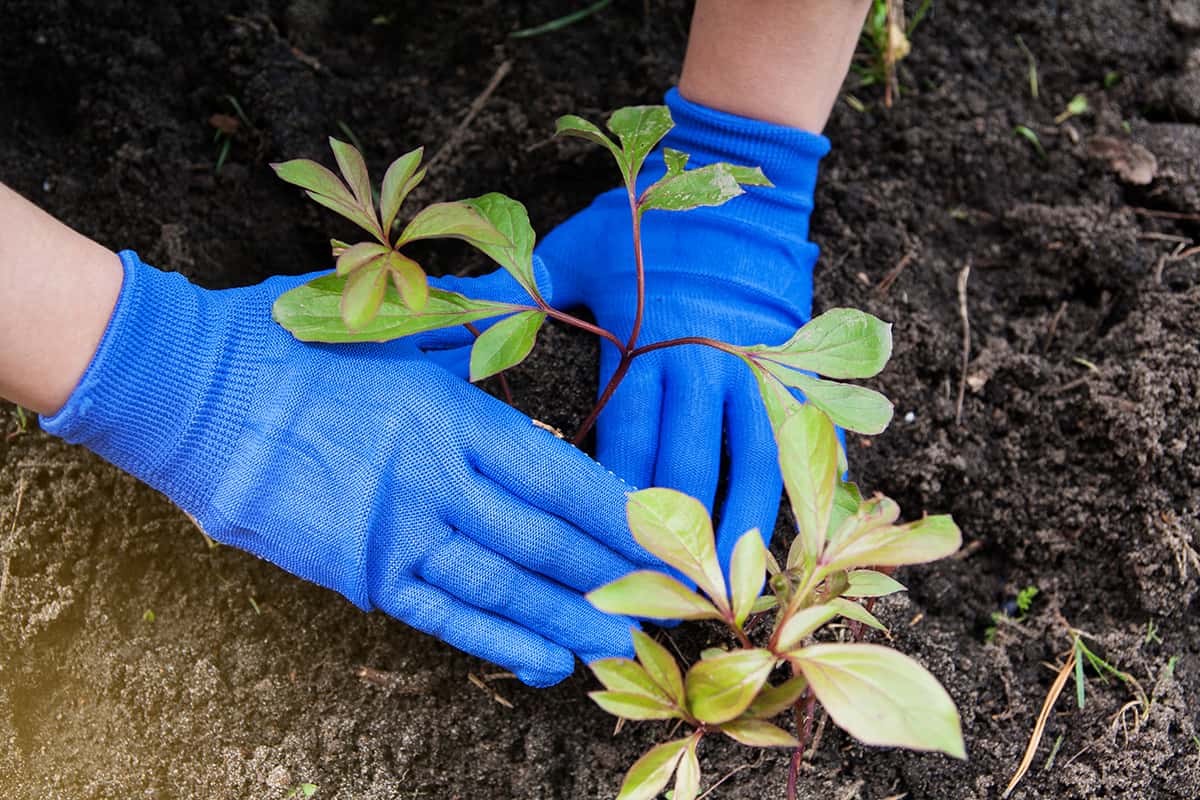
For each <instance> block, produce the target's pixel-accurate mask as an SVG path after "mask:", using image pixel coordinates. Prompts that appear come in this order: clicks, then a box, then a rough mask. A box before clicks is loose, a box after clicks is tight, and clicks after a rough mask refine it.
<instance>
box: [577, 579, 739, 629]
mask: <svg viewBox="0 0 1200 800" xmlns="http://www.w3.org/2000/svg"><path fill="white" fill-rule="evenodd" d="M586 597H587V599H588V602H590V603H591V604H592V605H594V606H595V607H596V608H598V609H600V610H601V611H605V612H607V613H609V614H624V615H626V616H630V617H645V618H647V619H721V612H720V611H718V610H717V609H716V607H714V606H713V604H712V603H710V602H708V601H707V600H705V599H704V598H703V597H701V596H700V595H698V594H696V593H695V592H693V591H692V590H691V589H689V588H687V587H686V586H684V585H683V584H682V583H680V582H679V581H677V580H675V579H674V578H672V577H670V576H668V575H664V574H662V573H661V572H653V571H651V570H639V571H637V572H631V573H629V574H628V575H626V576H625V577H623V578H618V579H617V580H615V581H613V582H612V583H609V584H605V585H604V586H601V587H600V588H599V589H594V590H593V591H591V592H588V594H587V595H586Z"/></svg>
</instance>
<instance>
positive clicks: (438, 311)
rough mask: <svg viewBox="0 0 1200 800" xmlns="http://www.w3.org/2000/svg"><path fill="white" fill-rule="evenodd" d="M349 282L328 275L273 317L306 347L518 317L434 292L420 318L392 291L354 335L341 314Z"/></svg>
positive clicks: (281, 303) (294, 292) (502, 307)
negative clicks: (307, 345) (311, 343)
mask: <svg viewBox="0 0 1200 800" xmlns="http://www.w3.org/2000/svg"><path fill="white" fill-rule="evenodd" d="M346 281H347V279H346V278H340V277H338V276H337V275H323V276H321V277H320V278H316V279H314V280H311V281H309V282H308V283H306V284H304V285H303V286H297V287H296V288H295V289H291V290H289V291H287V292H284V293H283V294H282V295H280V296H279V297H278V298H277V299H276V300H275V304H274V305H273V306H272V308H271V315H272V316H273V317H274V319H275V321H276V322H278V323H279V324H280V325H282V326H283V327H284V328H286V329H287V330H288V331H290V332H291V334H292V335H293V336H295V337H296V338H297V339H299V340H301V341H304V342H386V341H390V340H392V339H399V338H401V337H403V336H411V335H412V334H414V333H422V332H424V331H432V330H437V329H439V328H452V327H454V326H456V325H465V324H466V323H468V322H475V321H477V320H481V319H487V318H488V317H498V316H500V315H501V314H511V313H512V312H513V307H512V306H511V305H508V304H507V303H493V302H490V301H487V300H471V299H468V298H466V297H463V296H462V295H461V294H457V293H456V292H447V291H443V290H441V289H433V288H431V289H430V290H429V299H428V301H427V303H426V306H425V308H424V310H422V311H421V312H420V313H418V312H415V311H413V309H411V308H409V307H408V306H407V305H406V304H405V303H404V301H403V299H402V298H401V297H400V295H399V294H397V293H396V291H395V290H394V289H388V290H387V291H386V292H385V293H384V296H383V302H382V304H381V305H380V307H379V311H378V313H376V314H375V316H374V317H373V318H372V319H371V321H370V322H369V323H368V324H366V325H364V326H363V327H362V328H360V329H357V330H352V329H350V328H348V327H347V326H346V323H345V321H344V320H343V319H342V311H341V303H342V294H343V291H344V289H345V287H346Z"/></svg>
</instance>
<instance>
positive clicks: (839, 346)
mask: <svg viewBox="0 0 1200 800" xmlns="http://www.w3.org/2000/svg"><path fill="white" fill-rule="evenodd" d="M747 349H748V351H749V352H752V353H755V354H756V355H762V356H763V357H765V358H768V359H770V360H771V361H775V362H777V363H780V364H783V365H784V366H787V367H791V368H792V369H803V370H808V371H810V372H815V373H816V374H818V375H824V376H826V377H829V378H870V377H873V376H874V375H877V374H878V373H879V371H880V370H881V369H883V367H884V365H885V364H886V363H887V361H888V359H889V358H890V357H891V355H892V326H891V325H890V324H888V323H886V322H884V321H882V320H880V319H878V318H877V317H873V316H871V315H870V314H867V313H866V312H863V311H859V310H858V309H853V308H834V309H831V310H829V311H826V312H825V313H824V314H821V315H820V316H818V317H814V318H813V319H812V320H811V321H810V322H809V323H808V324H806V325H805V326H804V327H802V328H801V329H800V330H798V331H796V334H795V335H794V336H793V337H792V338H791V339H789V340H788V341H787V342H785V343H784V344H782V345H778V346H775V347H754V348H747Z"/></svg>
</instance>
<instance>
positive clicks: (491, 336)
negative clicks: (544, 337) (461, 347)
mask: <svg viewBox="0 0 1200 800" xmlns="http://www.w3.org/2000/svg"><path fill="white" fill-rule="evenodd" d="M545 320H546V315H545V314H544V313H543V312H541V311H522V312H521V313H519V314H513V315H512V316H511V317H506V318H504V319H502V320H500V321H499V322H497V323H496V324H495V325H493V326H492V327H490V328H488V329H487V330H486V331H484V332H483V333H481V334H480V335H479V338H478V339H476V340H475V344H474V345H473V346H472V347H471V380H472V381H481V380H483V379H484V378H488V377H491V376H492V375H495V374H496V373H497V372H503V371H504V370H506V369H508V368H509V367H513V366H516V365H517V364H520V363H521V362H522V361H524V360H525V357H526V356H528V355H529V351H530V350H532V349H533V343H534V342H535V341H536V340H537V334H538V329H539V328H541V327H542V323H543V322H544V321H545Z"/></svg>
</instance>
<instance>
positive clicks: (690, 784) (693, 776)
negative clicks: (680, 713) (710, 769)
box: [671, 736, 700, 800]
mask: <svg viewBox="0 0 1200 800" xmlns="http://www.w3.org/2000/svg"><path fill="white" fill-rule="evenodd" d="M699 742H700V739H699V737H698V736H693V737H691V738H690V739H689V740H688V746H687V750H685V751H684V753H683V758H682V759H680V761H679V768H678V769H677V770H676V772H675V791H674V792H673V793H672V794H671V800H696V795H697V794H699V793H700V759H698V758H696V745H697V744H699Z"/></svg>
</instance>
